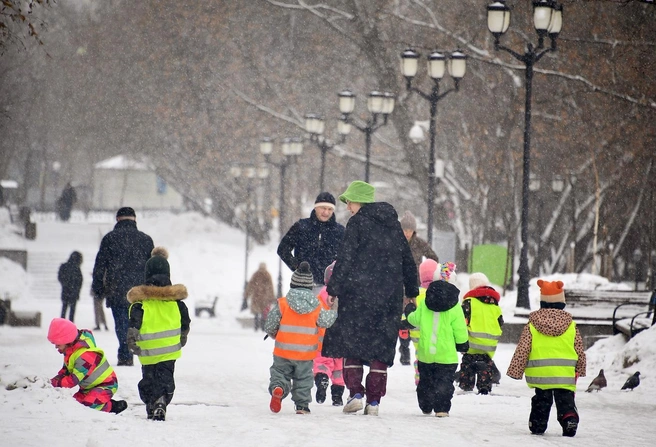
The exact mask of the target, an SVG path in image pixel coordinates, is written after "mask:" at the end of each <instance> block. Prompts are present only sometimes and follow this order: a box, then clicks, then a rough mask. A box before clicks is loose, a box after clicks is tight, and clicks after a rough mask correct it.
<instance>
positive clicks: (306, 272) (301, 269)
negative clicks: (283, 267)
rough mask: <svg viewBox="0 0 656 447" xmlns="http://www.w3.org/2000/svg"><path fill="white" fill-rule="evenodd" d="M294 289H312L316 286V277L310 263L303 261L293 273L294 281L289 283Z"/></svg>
mask: <svg viewBox="0 0 656 447" xmlns="http://www.w3.org/2000/svg"><path fill="white" fill-rule="evenodd" d="M289 286H290V287H291V288H292V289H299V288H304V289H310V290H311V289H312V287H314V277H313V276H312V272H311V271H310V264H308V263H307V262H306V261H303V262H301V263H300V264H299V266H298V268H297V269H296V270H295V271H294V273H293V274H292V282H291V283H290V285H289Z"/></svg>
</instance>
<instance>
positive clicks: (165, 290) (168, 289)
mask: <svg viewBox="0 0 656 447" xmlns="http://www.w3.org/2000/svg"><path fill="white" fill-rule="evenodd" d="M185 298H187V288H186V287H185V286H183V285H182V284H174V285H171V286H163V287H159V286H150V285H143V286H136V287H133V288H131V289H130V290H129V291H128V301H129V302H130V303H136V302H137V301H143V300H161V301H176V300H183V299H185Z"/></svg>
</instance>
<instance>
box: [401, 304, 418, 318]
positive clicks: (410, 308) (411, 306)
mask: <svg viewBox="0 0 656 447" xmlns="http://www.w3.org/2000/svg"><path fill="white" fill-rule="evenodd" d="M415 310H417V305H416V304H415V303H413V302H409V303H408V304H407V305H406V306H405V309H403V314H404V315H405V316H406V318H407V317H408V315H410V314H411V313H412V312H414V311H415Z"/></svg>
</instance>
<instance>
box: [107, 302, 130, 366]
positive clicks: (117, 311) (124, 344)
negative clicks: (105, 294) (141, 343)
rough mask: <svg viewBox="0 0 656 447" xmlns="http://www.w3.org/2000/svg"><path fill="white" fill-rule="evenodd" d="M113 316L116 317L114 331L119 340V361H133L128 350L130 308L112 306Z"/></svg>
mask: <svg viewBox="0 0 656 447" xmlns="http://www.w3.org/2000/svg"><path fill="white" fill-rule="evenodd" d="M111 309H112V316H113V317H114V331H115V332H116V338H117V339H118V361H119V362H126V361H129V360H132V354H131V353H130V351H129V350H128V325H129V324H130V319H129V318H128V308H127V307H123V306H112V307H111Z"/></svg>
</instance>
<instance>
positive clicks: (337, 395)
mask: <svg viewBox="0 0 656 447" xmlns="http://www.w3.org/2000/svg"><path fill="white" fill-rule="evenodd" d="M330 395H331V396H332V398H333V406H334V407H341V406H342V405H344V401H343V400H342V396H343V395H344V385H331V386H330Z"/></svg>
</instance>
